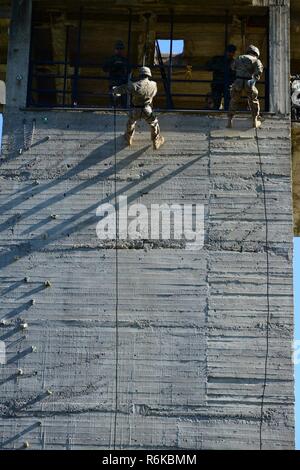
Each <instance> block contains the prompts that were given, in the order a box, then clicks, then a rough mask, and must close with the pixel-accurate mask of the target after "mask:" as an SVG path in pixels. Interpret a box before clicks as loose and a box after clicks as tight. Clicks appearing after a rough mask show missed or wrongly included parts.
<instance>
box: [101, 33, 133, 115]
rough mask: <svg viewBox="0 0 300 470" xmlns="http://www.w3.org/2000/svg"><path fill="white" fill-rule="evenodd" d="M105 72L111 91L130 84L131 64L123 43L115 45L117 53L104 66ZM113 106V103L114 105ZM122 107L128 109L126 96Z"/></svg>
mask: <svg viewBox="0 0 300 470" xmlns="http://www.w3.org/2000/svg"><path fill="white" fill-rule="evenodd" d="M103 71H104V72H105V73H108V77H109V90H110V91H111V90H112V89H113V87H115V86H120V85H124V84H125V83H127V82H128V75H129V73H130V70H129V62H128V59H127V57H126V56H125V45H124V43H123V41H117V42H116V43H115V53H114V55H112V56H111V57H110V58H109V59H107V60H106V62H105V63H104V65H103ZM112 104H113V103H112ZM122 106H123V107H124V108H126V106H127V101H126V96H125V97H124V98H123V99H122Z"/></svg>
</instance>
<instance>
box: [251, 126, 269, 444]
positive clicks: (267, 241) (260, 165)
mask: <svg viewBox="0 0 300 470" xmlns="http://www.w3.org/2000/svg"><path fill="white" fill-rule="evenodd" d="M255 138H256V144H257V151H258V157H259V173H260V176H261V181H262V189H263V201H264V214H265V227H266V232H265V233H266V238H265V243H266V247H265V248H266V257H267V273H266V276H267V318H266V354H265V365H264V382H263V391H262V397H261V408H260V424H259V448H260V450H262V448H263V441H262V428H263V422H264V404H265V396H266V387H267V380H268V361H269V339H270V338H269V335H270V317H271V309H270V255H269V220H268V210H267V195H266V183H265V176H264V173H263V163H262V157H261V153H260V147H259V140H258V131H257V129H255Z"/></svg>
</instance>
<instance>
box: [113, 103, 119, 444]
mask: <svg viewBox="0 0 300 470" xmlns="http://www.w3.org/2000/svg"><path fill="white" fill-rule="evenodd" d="M114 165H115V175H114V199H115V217H116V225H115V227H116V232H115V238H116V240H115V243H116V245H115V253H116V256H115V262H116V264H115V270H116V277H115V281H116V308H115V331H116V335H115V338H116V343H115V358H116V368H115V411H114V432H113V448H114V450H116V439H117V420H118V404H119V397H118V392H119V390H118V387H119V252H118V241H119V207H118V203H117V202H118V201H117V108H116V99H115V98H114Z"/></svg>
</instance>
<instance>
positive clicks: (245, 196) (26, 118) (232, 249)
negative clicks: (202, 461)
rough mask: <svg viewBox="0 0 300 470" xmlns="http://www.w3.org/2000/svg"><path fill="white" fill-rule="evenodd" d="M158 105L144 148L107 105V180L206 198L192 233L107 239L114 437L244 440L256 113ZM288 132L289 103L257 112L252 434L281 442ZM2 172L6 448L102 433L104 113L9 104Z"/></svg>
mask: <svg viewBox="0 0 300 470" xmlns="http://www.w3.org/2000/svg"><path fill="white" fill-rule="evenodd" d="M160 121H161V126H162V129H163V133H164V135H165V137H166V144H165V146H164V147H163V148H162V149H161V150H160V151H159V152H157V153H154V152H153V151H152V148H151V146H150V140H149V132H148V129H146V128H145V126H144V125H142V126H141V127H140V131H139V133H138V134H137V137H136V141H135V144H134V147H133V148H132V149H128V148H124V146H123V141H122V133H123V129H124V125H125V116H119V117H118V119H117V136H118V139H117V149H118V154H117V159H118V166H117V174H118V177H117V191H118V194H123V195H124V194H126V195H127V196H128V198H129V202H133V201H140V202H143V203H144V204H146V205H149V204H150V203H153V202H160V203H163V202H167V203H176V202H197V203H203V204H204V205H205V247H204V249H203V250H201V251H195V252H192V251H187V250H185V249H184V248H183V247H182V248H180V246H178V245H176V244H172V243H170V244H165V245H160V244H151V243H147V242H145V243H142V242H139V243H136V244H133V245H126V244H123V245H122V246H121V247H120V249H119V265H118V275H119V339H118V345H119V351H118V359H119V361H118V367H117V379H118V398H117V400H118V401H117V405H118V415H117V428H116V447H117V448H126V449H129V448H145V449H160V448H163V449H172V448H176V449H178V448H181V449H184V448H188V449H191V448H195V449H258V448H259V444H260V442H259V430H260V412H261V398H262V391H263V384H264V368H265V355H266V334H267V328H266V325H267V313H268V309H267V295H266V293H267V274H266V272H267V256H266V241H265V236H266V221H265V212H264V197H263V196H264V193H263V188H262V180H261V173H260V166H259V157H258V149H257V143H256V140H255V138H254V131H253V130H252V129H250V128H249V126H250V122H249V121H247V120H246V119H245V118H239V119H238V120H237V122H236V124H235V125H236V129H233V130H231V131H228V130H226V129H225V117H224V118H223V117H208V116H207V117H205V116H203V117H201V116H199V115H198V116H197V115H186V116H184V115H179V114H173V115H165V116H163V115H161V116H160ZM33 131H34V132H33ZM290 143H291V140H290V123H289V120H284V119H276V118H270V117H266V119H265V121H264V123H263V127H262V129H261V130H260V131H259V146H260V151H261V155H262V162H263V171H264V175H265V179H266V199H267V215H268V231H269V262H270V279H269V281H270V297H269V300H270V329H269V335H270V338H269V360H268V370H267V387H266V396H265V406H264V413H263V427H262V437H263V448H264V449H287V448H289V449H290V448H293V445H294V421H293V404H294V396H293V387H294V382H293V365H292V359H291V354H292V347H291V342H292V338H293V300H292V227H293V224H292V203H291V180H290V174H291V168H290ZM29 147H30V148H29ZM26 149H27V150H26ZM0 178H1V181H0V188H1V191H0V204H1V205H0V207H1V212H0V213H1V218H0V227H1V231H0V237H1V241H0V243H1V253H0V254H1V257H0V266H1V274H0V281H1V297H2V302H1V307H0V308H1V310H0V319H3V320H4V321H3V322H2V323H1V325H0V340H1V341H4V342H5V345H6V349H7V364H6V365H2V366H0V372H1V379H0V435H1V445H2V448H5V449H6V448H9V449H10V448H19V447H22V445H23V443H24V441H28V442H29V443H30V445H31V447H32V448H36V449H54V448H56V449H63V448H65V449H66V448H71V449H87V448H89V449H92V448H95V449H100V448H106V449H107V448H112V447H113V444H114V418H115V408H116V396H115V391H116V390H115V386H116V376H115V372H116V350H115V346H116V317H115V308H116V271H115V269H116V264H115V256H116V253H115V250H114V249H113V246H112V245H111V244H109V243H103V242H100V241H99V240H98V238H97V237H96V231H95V229H96V224H97V221H98V219H97V217H96V215H95V211H96V208H97V206H98V205H99V204H100V203H101V202H110V201H113V198H114V138H113V115H112V114H96V113H84V112H82V113H80V112H74V113H67V112H54V111H53V112H39V113H37V112H21V111H20V112H17V113H16V114H14V113H9V114H7V115H6V118H5V129H4V138H3V155H2V159H1V167H0ZM25 278H27V279H25ZM47 280H49V281H50V283H51V286H50V287H48V288H47V287H46V286H45V285H44V283H45V281H47ZM33 301H34V302H33ZM20 320H24V321H26V322H27V323H28V325H29V327H28V329H27V330H22V329H21V328H20ZM32 346H33V349H32ZM35 348H36V352H34V351H35ZM20 368H21V369H22V370H23V375H17V374H18V369H20ZM48 390H50V391H51V392H52V394H51V395H50V394H47V391H48Z"/></svg>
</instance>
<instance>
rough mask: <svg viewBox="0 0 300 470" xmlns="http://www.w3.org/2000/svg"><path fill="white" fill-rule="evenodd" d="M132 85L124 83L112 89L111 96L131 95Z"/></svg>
mask: <svg viewBox="0 0 300 470" xmlns="http://www.w3.org/2000/svg"><path fill="white" fill-rule="evenodd" d="M132 90H133V84H132V82H129V83H125V84H124V85H120V86H117V87H115V88H114V90H113V94H114V95H125V94H126V93H132Z"/></svg>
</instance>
